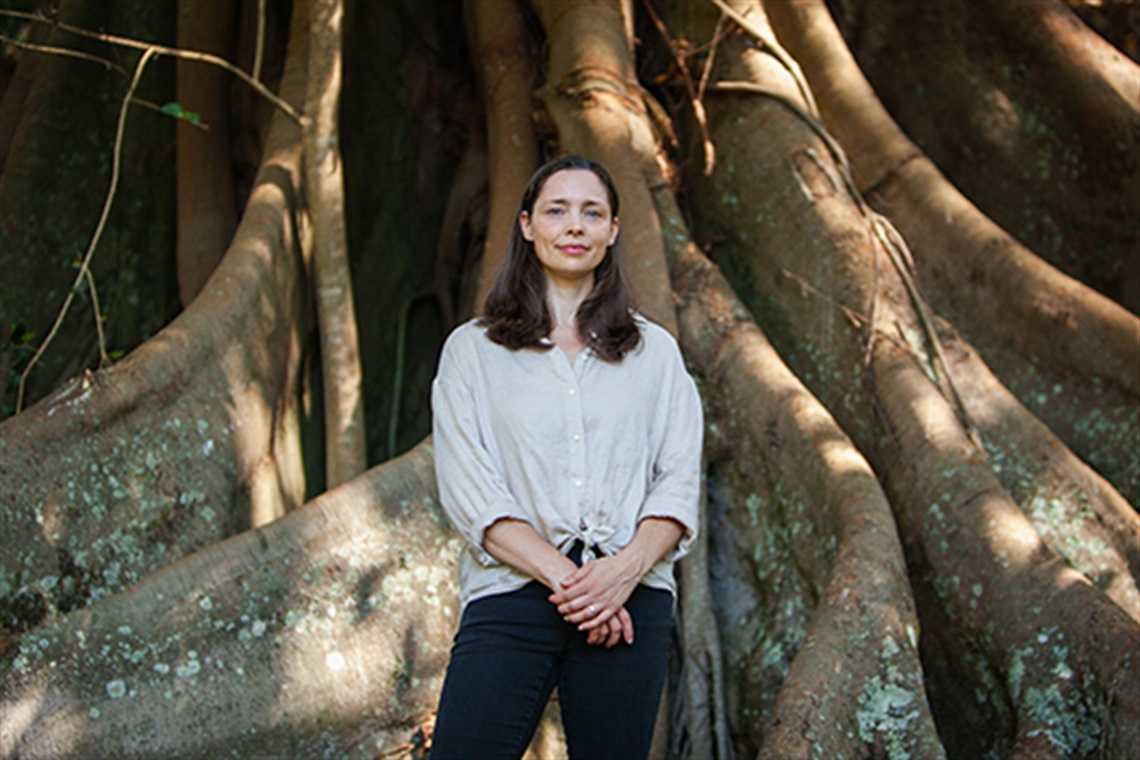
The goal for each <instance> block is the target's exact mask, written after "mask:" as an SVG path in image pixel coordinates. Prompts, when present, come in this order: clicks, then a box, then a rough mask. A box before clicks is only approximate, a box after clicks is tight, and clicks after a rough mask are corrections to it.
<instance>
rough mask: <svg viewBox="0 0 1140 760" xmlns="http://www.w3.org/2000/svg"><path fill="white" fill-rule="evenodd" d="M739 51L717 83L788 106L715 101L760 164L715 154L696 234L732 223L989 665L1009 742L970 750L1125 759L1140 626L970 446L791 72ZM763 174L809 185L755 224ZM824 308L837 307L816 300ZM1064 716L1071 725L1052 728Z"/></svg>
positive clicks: (763, 292) (730, 249)
mask: <svg viewBox="0 0 1140 760" xmlns="http://www.w3.org/2000/svg"><path fill="white" fill-rule="evenodd" d="M727 45H728V43H726V44H725V45H722V48H721V51H720V53H719V56H720V61H721V66H722V67H723V68H722V71H721V76H723V77H724V78H726V79H728V80H731V81H754V82H756V83H757V84H760V85H761V86H762V87H763V88H764V89H765V90H767V91H769V92H775V93H777V94H778V95H779V99H774V100H773V99H768V98H757V100H756V101H755V102H748V103H739V102H731V101H728V100H727V99H725V98H723V97H721V98H718V99H717V101H716V102H714V103H713V104H711V105H710V109H709V113H710V119H712V120H713V121H714V123H715V124H716V125H717V127H716V129H714V132H713V137H714V139H715V140H716V141H717V144H718V145H719V146H721V155H724V154H725V153H726V152H727V153H730V154H731V155H733V156H749V160H748V161H744V160H739V159H738V160H736V161H735V162H732V161H725V162H724V164H723V168H722V164H720V163H718V168H717V171H716V172H715V173H714V175H713V177H712V178H711V180H710V187H709V188H708V189H707V191H706V192H704V193H701V194H700V198H701V212H700V215H699V217H698V218H699V219H700V220H701V223H700V224H699V227H700V228H701V229H702V230H703V234H704V235H707V236H709V237H714V236H717V235H719V234H722V232H723V230H724V229H725V227H724V223H725V222H726V221H728V220H732V224H733V225H734V227H733V234H732V236H731V243H726V244H725V245H724V246H722V247H723V248H725V249H726V250H725V251H724V252H723V253H721V251H720V250H719V249H718V257H724V258H725V260H726V261H731V262H732V267H731V269H732V274H731V275H730V276H733V277H736V278H738V279H740V280H741V281H744V282H748V283H749V287H748V288H747V290H746V292H747V296H746V300H747V302H748V303H749V304H750V305H751V307H752V308H753V309H754V310H755V311H756V313H759V314H763V315H764V320H765V322H766V323H767V324H771V325H774V326H775V329H774V330H773V332H774V334H776V335H779V337H780V340H779V342H778V343H777V348H778V349H779V350H780V351H781V354H782V355H783V356H785V358H786V360H787V361H788V362H789V364H790V365H791V366H792V368H793V369H794V370H796V371H797V373H798V374H799V375H800V376H801V377H803V378H804V379H805V382H807V384H808V386H809V387H811V388H812V389H813V390H814V391H815V392H816V393H818V394H819V395H820V397H821V399H822V400H823V401H824V403H825V404H827V406H828V408H829V409H830V410H831V411H832V413H833V414H835V416H836V418H837V420H838V421H839V422H840V424H841V425H842V426H843V428H844V429H845V430H846V431H848V433H849V434H850V435H852V437H853V439H854V440H855V442H856V444H857V445H858V446H859V449H860V450H861V451H863V452H864V453H865V454H866V455H867V456H868V457H869V458H870V460H871V462H872V464H873V465H874V467H875V469H876V471H877V472H879V473H880V474H881V475H882V476H883V477H884V478H885V479H886V483H887V489H886V490H887V493H888V496H889V498H890V501H891V504H892V506H893V508H894V511H895V515H896V518H897V519H898V521H899V525H900V528H901V529H902V534H903V537H904V544H905V545H907V554H908V560H909V562H910V564H911V567H912V568H913V570H912V574H911V576H912V581H913V582H915V583H916V586H917V587H919V588H922V587H923V586H925V585H926V584H927V583H929V584H930V586H928V587H927V588H928V589H932V593H933V596H934V597H935V598H936V600H937V602H936V603H937V605H939V606H940V607H941V610H942V614H943V616H944V617H943V618H942V621H943V622H942V624H941V625H940V626H934V630H935V631H937V633H938V634H940V635H945V636H949V637H953V639H954V640H955V641H954V643H955V644H956V646H957V651H956V652H955V653H952V654H951V655H950V656H953V657H958V658H961V659H959V660H958V661H957V664H956V665H955V666H954V669H955V670H956V671H958V673H959V676H958V677H959V678H961V677H962V674H964V673H966V672H972V673H979V672H980V673H986V672H988V673H989V674H990V675H984V676H983V678H982V679H981V680H980V681H978V682H974V683H973V687H974V688H975V689H977V693H978V694H979V695H983V697H982V698H983V699H984V702H982V703H981V704H980V705H974V706H973V707H974V708H975V709H977V710H978V716H977V717H976V721H975V722H973V723H970V721H971V720H974V719H972V718H966V719H964V722H966V723H969V724H970V726H972V730H973V731H976V732H978V733H977V734H975V736H987V735H988V736H990V737H997V739H996V743H995V744H994V745H989V746H988V747H987V746H986V745H984V744H975V745H973V749H972V750H971V751H973V752H975V753H977V752H984V751H987V749H995V748H996V749H997V750H998V751H999V752H1003V753H1004V752H1006V751H1010V752H1013V753H1014V754H1015V755H1016V754H1017V753H1030V754H1032V753H1039V754H1038V755H1037V756H1065V755H1073V754H1075V755H1084V754H1087V753H1090V752H1091V751H1092V750H1093V749H1094V748H1095V747H1096V746H1098V745H1097V742H1098V741H1101V740H1103V741H1104V742H1105V744H1104V746H1105V747H1106V748H1107V749H1108V752H1109V754H1110V755H1112V756H1114V757H1116V756H1119V757H1123V756H1126V752H1127V750H1126V748H1127V747H1128V746H1130V745H1129V742H1131V741H1133V740H1134V738H1135V737H1134V735H1133V734H1134V731H1135V730H1136V729H1135V726H1136V725H1138V724H1137V723H1136V720H1135V714H1136V713H1137V711H1138V710H1140V694H1137V693H1136V692H1135V691H1134V688H1135V687H1133V686H1132V685H1131V683H1130V681H1131V680H1134V679H1133V677H1132V675H1131V669H1132V668H1134V667H1135V665H1133V664H1132V663H1131V661H1130V660H1129V659H1128V655H1127V652H1129V651H1130V649H1131V648H1132V647H1134V646H1136V643H1137V639H1138V636H1140V627H1138V626H1137V624H1136V622H1135V621H1134V620H1133V619H1131V618H1129V617H1128V616H1127V615H1126V614H1125V613H1124V611H1123V610H1121V608H1120V607H1118V606H1117V605H1116V604H1114V603H1113V602H1111V601H1110V600H1109V599H1108V598H1107V597H1106V596H1104V595H1103V594H1102V593H1101V592H1099V591H1098V590H1097V589H1096V588H1095V587H1094V586H1093V585H1092V584H1091V583H1089V582H1088V580H1087V579H1086V578H1085V577H1084V576H1082V575H1080V574H1079V573H1077V572H1076V571H1075V570H1073V569H1071V568H1068V567H1066V566H1065V565H1064V563H1063V562H1061V561H1059V558H1058V557H1057V555H1055V554H1054V553H1053V552H1052V551H1051V550H1050V549H1048V548H1047V547H1046V546H1045V544H1044V543H1043V542H1042V541H1041V539H1040V538H1039V537H1038V535H1037V533H1036V532H1035V531H1034V530H1033V528H1032V527H1031V526H1030V524H1029V523H1028V521H1027V520H1026V519H1025V517H1024V515H1023V514H1022V513H1021V510H1020V509H1018V507H1017V505H1016V503H1015V502H1014V501H1013V500H1012V499H1011V498H1010V496H1009V495H1008V494H1007V493H1006V492H1005V490H1004V489H1003V488H1002V486H1001V485H1000V483H999V482H998V481H997V478H996V477H995V475H994V473H993V472H992V471H991V469H990V467H991V464H990V462H989V461H987V458H986V455H985V452H984V451H982V450H979V449H978V448H977V446H976V444H974V443H972V442H971V441H970V439H969V437H968V435H967V428H966V427H965V425H964V423H963V416H962V414H961V410H958V409H956V408H955V405H954V404H953V403H951V402H950V400H949V398H948V397H947V395H944V394H945V393H946V389H945V388H939V387H937V385H935V383H934V382H933V381H932V379H931V377H932V370H931V367H930V365H929V363H928V360H927V358H926V351H927V349H926V347H925V345H924V340H923V339H922V338H921V337H919V336H920V335H921V329H920V327H919V326H918V320H917V317H916V316H915V314H914V312H913V308H914V306H913V304H912V301H911V298H910V297H909V296H908V295H907V293H906V290H905V289H904V288H903V284H902V283H901V282H900V281H899V279H898V276H897V274H896V272H895V271H892V270H893V266H894V265H893V264H892V263H891V262H890V261H889V260H888V259H887V257H886V255H885V252H884V251H883V249H882V248H880V247H879V245H878V243H877V237H876V235H875V234H874V233H873V232H872V230H871V229H870V225H869V224H868V221H867V220H866V219H865V218H864V217H863V216H862V213H861V212H860V211H859V209H858V206H856V205H855V204H854V203H853V202H852V200H851V199H850V196H848V195H847V191H846V188H845V186H844V184H843V183H842V182H841V181H840V180H839V177H840V171H839V169H838V168H837V167H836V166H835V165H834V164H833V163H832V162H831V159H830V156H829V153H828V149H827V147H826V145H824V144H822V143H821V142H820V141H819V138H818V135H817V134H816V132H815V131H814V130H813V129H812V128H811V127H810V126H809V125H808V123H807V122H805V121H804V119H803V118H802V117H801V116H800V115H799V114H797V113H794V112H792V111H790V110H789V109H788V108H787V106H786V105H785V104H784V103H785V102H787V101H788V100H792V101H794V100H795V99H796V97H797V92H796V88H795V86H794V85H793V84H792V83H791V81H790V76H789V75H788V74H787V73H786V70H784V69H783V67H782V66H780V65H779V64H776V63H774V62H773V61H772V60H771V59H769V58H767V57H766V56H761V55H760V54H758V53H756V52H755V51H750V50H747V49H744V50H741V48H742V46H741V45H739V44H737V45H736V47H735V48H734V49H733V51H732V53H730V52H728V51H726V50H725V48H726V47H727ZM822 100H823V99H822V98H821V102H822ZM761 134H762V135H763V141H762V142H760V141H759V140H758V137H757V135H761ZM760 181H765V182H769V183H776V184H778V185H781V186H793V187H798V188H799V189H800V191H799V192H797V193H788V194H783V195H774V196H772V197H770V198H768V199H767V202H765V203H762V204H759V205H758V208H757V209H756V210H755V212H754V213H753V214H752V215H750V216H749V217H747V218H744V217H742V216H741V215H740V214H739V210H738V209H739V205H738V199H740V198H743V197H747V193H748V191H749V188H752V187H755V186H756V185H757V183H758V182H760ZM826 304H831V305H832V307H833V308H831V309H822V308H820V307H821V305H826ZM844 315H845V316H846V319H844V318H843V317H844ZM790 325H795V326H796V329H795V331H794V332H790V331H788V326H790ZM853 328H858V329H853ZM908 336H909V337H908ZM867 341H871V343H870V349H868V345H867ZM868 354H869V356H870V364H869V365H868V366H867V367H866V368H865V369H864V368H863V362H864V359H865V357H867V356H868ZM867 409H876V410H879V414H880V415H882V417H881V418H879V419H881V420H882V421H881V422H878V421H877V420H875V418H872V420H871V421H869V420H868V419H867V416H866V413H865V410H867ZM967 411H968V410H967ZM880 424H881V425H882V427H880ZM924 591H925V589H924ZM932 603H934V602H933V601H932ZM924 630H926V628H925V626H924ZM1042 631H1047V634H1045V636H1044V641H1042V640H1041V639H1040V638H1039V636H1041V635H1042V633H1041V632H1042ZM1101 637H1103V638H1101ZM1093 642H1095V643H1093ZM979 652H980V653H982V655H983V657H984V659H983V660H982V661H981V662H979V661H978V659H977V657H978V655H977V653H979ZM1058 672H1064V673H1065V674H1066V677H1065V678H1062V679H1058V678H1057V676H1056V673H1058ZM1125 672H1128V673H1130V675H1129V676H1128V678H1129V679H1130V681H1129V682H1126V681H1125V680H1124V676H1123V675H1122V674H1123V673H1125ZM986 679H993V680H992V681H989V682H988V685H987V682H986ZM998 683H1001V684H1003V686H999V685H998ZM928 688H929V689H930V690H931V696H932V700H933V701H934V709H935V716H936V718H938V717H939V715H940V713H942V712H944V711H947V710H949V711H958V712H959V713H963V712H968V711H969V710H970V708H969V707H963V706H962V705H951V704H947V703H946V702H945V701H944V700H943V699H941V697H943V692H941V691H940V690H939V684H938V682H937V680H929V681H928ZM1006 700H1009V701H1008V702H1006ZM1007 711H1008V712H1007ZM1058 721H1060V722H1062V723H1064V724H1065V725H1070V726H1074V727H1075V728H1074V729H1073V730H1072V731H1071V732H1068V733H1066V732H1059V731H1056V730H1055V729H1052V728H1050V726H1056V725H1058ZM1102 726H1104V727H1105V728H1102ZM959 728H961V726H959ZM1003 737H1007V738H1005V739H1003ZM949 738H950V740H952V741H954V742H966V743H969V742H971V741H977V740H976V739H974V738H973V737H969V736H968V734H967V736H965V737H964V736H962V735H958V736H953V735H952V736H950V737H949ZM983 741H984V740H983ZM1005 741H1008V744H1005Z"/></svg>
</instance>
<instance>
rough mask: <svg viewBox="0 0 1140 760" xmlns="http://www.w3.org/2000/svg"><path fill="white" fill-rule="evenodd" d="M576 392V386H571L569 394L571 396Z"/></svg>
mask: <svg viewBox="0 0 1140 760" xmlns="http://www.w3.org/2000/svg"><path fill="white" fill-rule="evenodd" d="M577 392H578V389H577V388H571V389H570V395H571V396H573V395H574V394H575V393H577Z"/></svg>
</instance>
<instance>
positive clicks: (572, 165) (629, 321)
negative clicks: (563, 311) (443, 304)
mask: <svg viewBox="0 0 1140 760" xmlns="http://www.w3.org/2000/svg"><path fill="white" fill-rule="evenodd" d="M566 169H585V170H587V171H590V172H593V173H594V174H595V175H596V176H597V177H598V179H599V180H601V182H602V185H604V186H605V188H606V195H607V196H608V200H609V204H610V213H611V214H612V215H613V218H615V219H616V218H617V213H618V195H617V190H616V189H615V188H614V183H613V180H612V179H611V178H610V175H609V172H607V171H606V170H605V168H603V167H602V166H601V164H598V163H595V162H593V161H590V160H588V159H585V158H582V157H580V156H564V157H562V158H557V159H555V160H553V161H550V162H548V163H546V164H544V165H543V166H541V167H540V168H539V169H538V171H536V172H535V173H534V176H532V177H531V178H530V181H529V182H527V185H526V188H525V189H524V190H523V196H522V202H521V203H520V204H519V210H518V213H516V214H515V224H514V227H513V228H512V229H511V236H510V239H509V240H508V241H507V253H506V255H505V256H504V257H503V261H502V263H501V264H500V265H499V271H498V274H497V275H496V277H495V284H494V285H493V286H492V287H491V292H490V293H489V294H488V295H487V300H486V302H485V303H484V306H483V316H482V317H481V318H480V320H479V323H480V324H481V325H483V326H484V327H486V328H487V337H489V338H490V339H491V340H493V341H494V342H495V343H498V344H499V345H502V346H506V347H507V348H512V349H519V348H538V349H547V348H549V347H550V346H549V344H547V343H544V342H543V339H544V338H546V337H548V336H549V335H550V331H551V329H552V327H553V325H552V324H551V318H550V310H549V308H548V307H547V305H546V275H545V273H544V272H543V270H542V264H541V262H539V260H538V255H537V254H536V253H535V251H534V243H532V242H530V241H528V240H527V239H526V238H524V237H523V234H522V228H521V226H520V225H519V216H520V215H521V214H522V212H523V211H525V212H526V213H527V214H528V215H533V214H534V204H535V202H536V201H537V200H538V196H539V194H540V193H541V192H542V188H543V186H544V185H545V184H546V181H547V180H548V179H550V177H552V176H553V175H554V174H556V173H558V172H560V171H564V170H566ZM630 308H631V304H630V299H629V295H628V293H627V291H626V288H625V281H624V278H623V276H622V268H621V258H620V256H619V255H618V249H617V241H614V244H613V245H611V246H609V247H608V248H606V253H605V256H604V257H603V258H602V260H601V262H600V263H599V264H598V267H597V269H595V270H594V286H593V288H591V289H590V292H589V293H588V294H587V295H586V299H585V300H584V301H582V304H581V305H580V306H579V307H578V314H577V322H578V334H579V335H580V336H581V338H582V340H583V341H584V342H585V343H586V345H587V346H589V347H590V348H591V349H593V351H594V353H596V354H597V355H598V356H599V357H600V358H602V359H604V360H606V361H611V362H616V361H621V359H622V358H623V357H624V356H625V355H626V354H627V353H628V352H629V351H632V350H633V349H634V348H636V347H637V344H638V342H639V341H640V340H641V333H640V332H638V329H637V324H636V323H635V322H634V321H633V314H632V312H631V311H630Z"/></svg>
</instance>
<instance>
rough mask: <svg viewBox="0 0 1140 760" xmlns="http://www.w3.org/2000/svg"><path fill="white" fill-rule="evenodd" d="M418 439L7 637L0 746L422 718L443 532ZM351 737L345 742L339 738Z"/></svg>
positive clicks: (305, 738) (194, 748) (434, 682)
mask: <svg viewBox="0 0 1140 760" xmlns="http://www.w3.org/2000/svg"><path fill="white" fill-rule="evenodd" d="M434 498H435V497H434V475H433V469H432V452H431V448H430V446H429V445H427V444H423V445H421V446H419V447H417V448H416V449H414V450H413V451H411V452H409V453H408V454H406V455H404V456H403V457H401V458H400V459H398V460H394V461H392V462H390V463H388V464H386V465H383V466H382V467H379V468H375V469H373V470H370V471H368V472H367V473H365V474H364V475H362V476H360V477H359V478H357V479H355V480H353V481H351V482H349V483H347V484H345V485H344V486H342V487H340V488H338V489H336V490H333V491H330V492H328V493H326V494H325V495H323V496H321V497H320V498H319V499H317V500H315V501H314V502H312V503H310V504H309V505H308V506H306V507H305V508H304V509H300V510H296V511H295V512H293V513H291V514H290V515H288V516H287V517H285V518H284V519H281V520H278V521H277V522H275V523H273V524H272V525H269V526H266V527H264V528H258V529H255V530H252V531H249V532H246V533H244V534H242V535H240V536H236V537H234V538H232V539H230V540H228V541H225V542H222V543H219V544H217V545H215V546H212V547H210V548H209V549H206V550H204V551H202V552H199V553H198V554H195V555H193V556H192V557H188V558H187V559H185V560H184V561H183V562H181V563H179V564H177V565H174V566H172V567H169V568H167V569H165V570H162V571H160V572H158V573H156V574H154V575H152V576H151V577H149V578H147V579H146V580H145V581H143V582H142V583H139V584H138V585H136V586H134V587H133V588H132V589H130V590H129V591H126V592H124V593H121V594H118V595H116V596H114V597H112V598H110V599H107V600H104V601H102V602H100V603H99V604H95V605H92V606H90V607H88V608H87V609H84V610H80V611H77V612H75V613H72V614H71V615H68V616H65V617H63V618H60V619H58V620H56V621H54V622H52V623H51V624H49V625H45V626H42V627H40V628H39V629H37V630H36V631H34V632H32V633H30V634H29V635H27V636H25V637H23V638H22V639H21V640H20V642H19V647H18V648H14V649H13V650H11V651H9V652H8V653H6V655H5V658H4V664H3V676H4V688H3V693H4V696H3V702H2V703H0V713H2V714H3V715H4V721H3V725H2V727H0V757H3V758H16V757H20V758H40V757H42V758H49V757H50V758H65V757H67V758H91V757H118V758H127V757H181V758H192V757H202V758H207V757H210V758H213V757H231V756H244V757H250V756H282V757H283V756H289V757H302V756H304V757H317V756H343V755H345V754H347V753H349V752H350V751H352V752H354V753H355V754H356V755H357V756H360V757H369V758H371V757H375V756H376V755H377V754H380V753H381V752H383V751H386V750H388V749H391V748H392V747H394V746H399V745H402V744H405V743H406V742H407V741H408V740H409V738H410V737H411V736H412V734H413V732H414V729H415V727H416V724H417V722H419V721H422V720H423V719H424V718H426V717H427V716H428V714H429V712H430V710H431V708H432V705H433V703H434V699H435V696H436V693H437V690H438V687H439V681H438V678H439V676H440V675H441V673H442V669H443V667H444V665H445V663H446V659H447V652H448V647H449V641H450V636H451V632H452V631H453V630H454V625H455V616H456V614H457V608H458V604H457V598H456V588H455V583H454V575H455V573H454V562H453V559H454V555H455V552H456V550H457V548H458V544H457V542H458V538H457V537H455V535H454V533H453V531H452V530H451V528H450V526H449V524H448V523H447V520H446V518H444V517H443V514H442V512H440V511H439V509H438V508H437V506H436V505H435V503H434ZM354 748H356V749H355V750H354Z"/></svg>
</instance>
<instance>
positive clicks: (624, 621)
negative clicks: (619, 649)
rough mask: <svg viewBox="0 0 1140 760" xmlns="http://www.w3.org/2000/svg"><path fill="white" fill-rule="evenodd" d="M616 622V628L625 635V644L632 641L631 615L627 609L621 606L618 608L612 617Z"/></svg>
mask: <svg viewBox="0 0 1140 760" xmlns="http://www.w3.org/2000/svg"><path fill="white" fill-rule="evenodd" d="M614 619H615V620H617V622H618V628H619V630H620V631H621V632H622V635H623V636H624V637H625V643H626V644H632V643H633V617H632V616H631V615H630V614H629V610H627V609H626V608H625V607H622V608H621V609H620V610H618V614H617V616H616V617H615V618H614Z"/></svg>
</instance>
